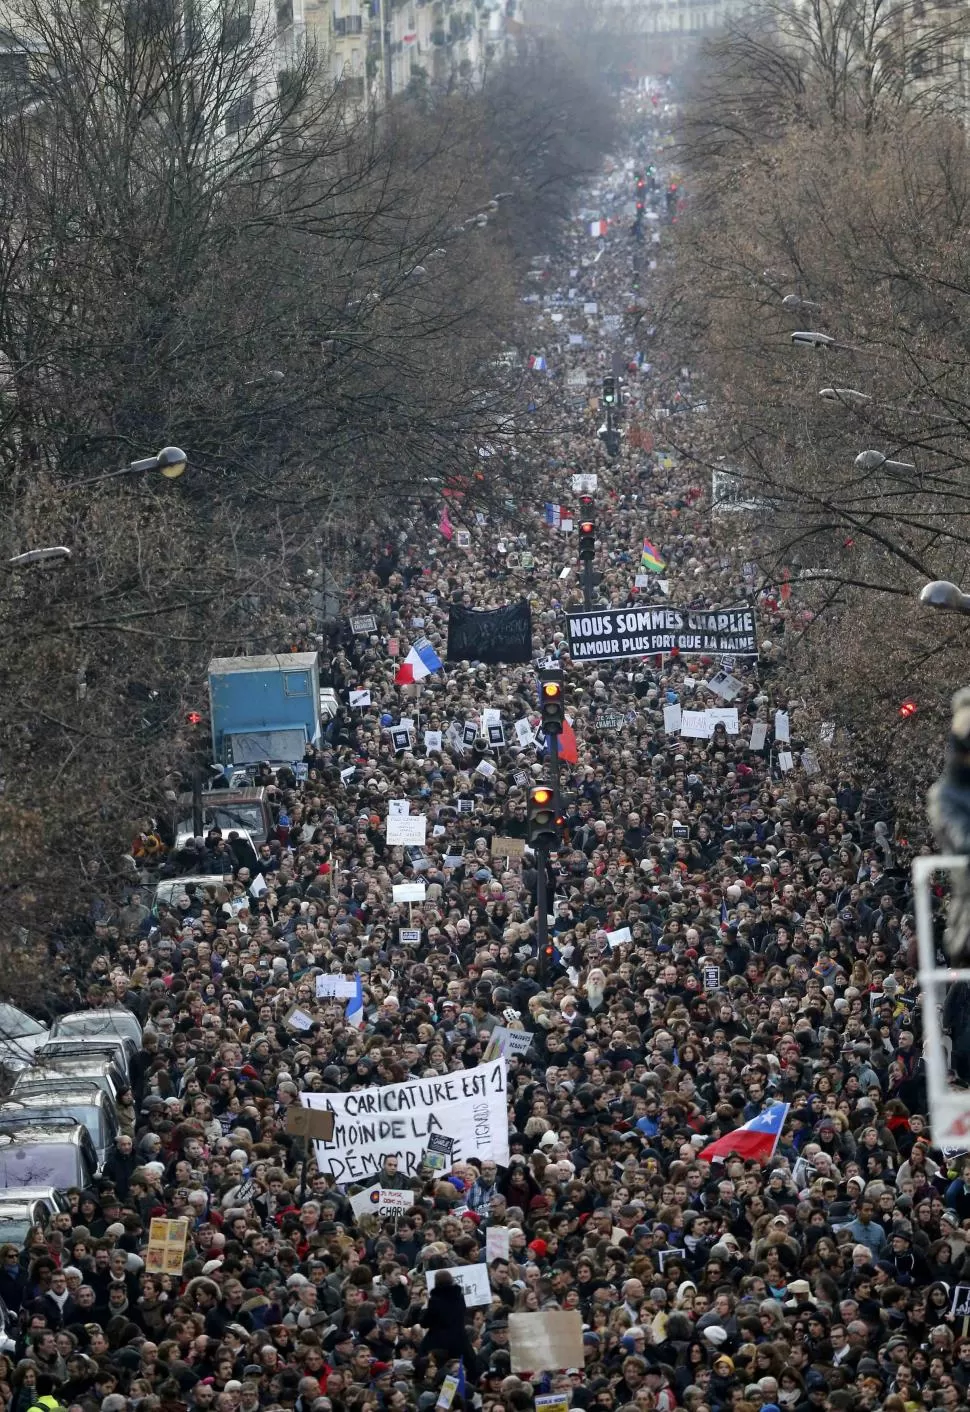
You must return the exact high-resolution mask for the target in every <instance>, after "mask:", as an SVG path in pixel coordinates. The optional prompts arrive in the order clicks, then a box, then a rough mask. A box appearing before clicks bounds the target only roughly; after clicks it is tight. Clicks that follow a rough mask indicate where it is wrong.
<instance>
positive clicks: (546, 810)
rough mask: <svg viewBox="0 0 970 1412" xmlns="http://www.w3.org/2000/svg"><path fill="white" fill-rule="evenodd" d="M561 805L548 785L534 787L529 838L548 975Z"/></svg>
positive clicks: (542, 960) (541, 953)
mask: <svg viewBox="0 0 970 1412" xmlns="http://www.w3.org/2000/svg"><path fill="white" fill-rule="evenodd" d="M558 819H559V802H558V799H557V797H556V795H555V794H554V792H553V790H552V787H551V786H550V785H548V784H537V785H533V787H532V789H530V790H529V799H528V803H527V806H526V839H527V841H528V843H529V846H530V847H531V848H532V850H533V852H534V853H535V856H536V948H537V951H538V959H539V969H540V971H541V972H542V974H543V975H545V974H546V972H547V970H548V966H549V961H550V959H551V954H552V952H551V947H550V942H549V854H550V852H551V850H552V848H553V847H554V846H558V844H559V841H560V840H559V822H558Z"/></svg>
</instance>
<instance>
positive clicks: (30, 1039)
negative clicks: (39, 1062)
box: [0, 1003, 50, 1074]
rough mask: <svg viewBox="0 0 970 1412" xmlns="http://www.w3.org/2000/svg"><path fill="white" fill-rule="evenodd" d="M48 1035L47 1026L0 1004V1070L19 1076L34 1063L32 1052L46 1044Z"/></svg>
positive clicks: (13, 1006)
mask: <svg viewBox="0 0 970 1412" xmlns="http://www.w3.org/2000/svg"><path fill="white" fill-rule="evenodd" d="M49 1033H50V1031H49V1030H48V1028H47V1026H46V1025H44V1024H41V1022H40V1020H35V1019H34V1017H33V1015H28V1014H27V1012H26V1010H19V1009H18V1008H17V1006H16V1005H9V1004H6V1003H4V1004H0V1070H3V1071H4V1072H5V1073H7V1074H19V1073H20V1071H21V1069H26V1068H27V1066H28V1065H29V1064H32V1063H33V1062H34V1051H35V1050H36V1049H38V1048H39V1047H40V1045H42V1044H46V1042H47V1036H48V1034H49Z"/></svg>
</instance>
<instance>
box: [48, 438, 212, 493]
mask: <svg viewBox="0 0 970 1412" xmlns="http://www.w3.org/2000/svg"><path fill="white" fill-rule="evenodd" d="M187 461H188V457H187V456H186V454H185V452H184V451H182V450H181V448H180V447H178V446H163V447H162V449H161V451H159V452H158V453H157V454H156V455H154V456H145V457H143V458H142V459H141V460H140V461H131V462H129V464H128V465H127V466H122V467H121V469H120V470H117V471H105V473H104V475H101V476H91V477H90V479H89V480H75V481H71V483H70V485H65V486H61V487H60V488H61V489H62V490H83V489H84V488H85V487H86V486H89V485H100V484H101V482H102V481H105V480H116V479H117V478H118V476H133V475H144V474H145V473H146V472H149V471H161V473H162V475H163V476H164V477H165V479H166V480H178V478H179V476H180V475H182V473H183V472H184V470H185V466H186V462H187Z"/></svg>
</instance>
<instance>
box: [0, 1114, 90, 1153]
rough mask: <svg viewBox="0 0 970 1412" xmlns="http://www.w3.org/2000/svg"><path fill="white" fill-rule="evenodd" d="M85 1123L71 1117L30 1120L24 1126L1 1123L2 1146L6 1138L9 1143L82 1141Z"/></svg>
mask: <svg viewBox="0 0 970 1412" xmlns="http://www.w3.org/2000/svg"><path fill="white" fill-rule="evenodd" d="M86 1131H87V1129H86V1128H85V1126H84V1124H83V1123H75V1122H73V1121H72V1120H71V1119H70V1118H64V1119H57V1118H52V1119H50V1120H48V1121H46V1122H41V1121H37V1122H34V1121H33V1120H30V1121H28V1122H26V1123H24V1124H23V1125H22V1126H21V1125H20V1124H19V1123H0V1146H2V1145H3V1140H4V1139H5V1138H6V1139H7V1141H8V1144H9V1143H12V1142H14V1141H16V1142H37V1143H54V1142H75V1141H77V1142H80V1141H81V1140H82V1138H81V1134H82V1133H84V1132H86Z"/></svg>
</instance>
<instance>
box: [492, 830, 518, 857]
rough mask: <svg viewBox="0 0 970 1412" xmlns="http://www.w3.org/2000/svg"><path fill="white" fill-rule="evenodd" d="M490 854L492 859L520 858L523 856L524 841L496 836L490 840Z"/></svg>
mask: <svg viewBox="0 0 970 1412" xmlns="http://www.w3.org/2000/svg"><path fill="white" fill-rule="evenodd" d="M491 853H492V857H493V858H521V857H523V855H524V854H525V839H524V838H508V837H506V835H504V834H496V835H495V837H494V838H493V839H492V848H491Z"/></svg>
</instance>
